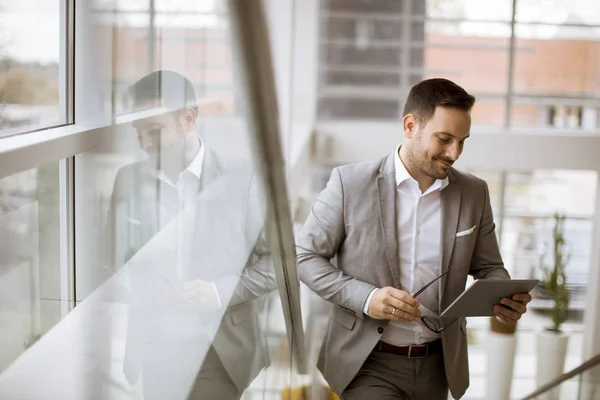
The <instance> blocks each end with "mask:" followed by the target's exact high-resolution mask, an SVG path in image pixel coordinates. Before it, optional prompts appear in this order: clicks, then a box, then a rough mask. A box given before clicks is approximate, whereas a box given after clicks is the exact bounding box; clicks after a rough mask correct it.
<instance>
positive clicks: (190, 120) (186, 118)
mask: <svg viewBox="0 0 600 400" xmlns="http://www.w3.org/2000/svg"><path fill="white" fill-rule="evenodd" d="M197 116H198V113H197V112H196V110H194V109H193V108H191V107H187V108H186V109H184V110H183V113H182V114H181V123H182V124H183V126H184V127H185V129H186V131H190V130H192V129H193V128H194V125H195V124H196V117H197Z"/></svg>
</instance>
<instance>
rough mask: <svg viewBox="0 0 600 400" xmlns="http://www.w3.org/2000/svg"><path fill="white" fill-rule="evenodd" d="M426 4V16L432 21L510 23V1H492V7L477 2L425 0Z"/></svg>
mask: <svg viewBox="0 0 600 400" xmlns="http://www.w3.org/2000/svg"><path fill="white" fill-rule="evenodd" d="M416 3H422V2H421V1H416ZM426 3H427V16H428V17H429V18H432V19H465V20H469V21H482V20H483V21H506V22H510V19H511V15H512V1H511V0H497V1H494V7H490V6H489V4H487V3H485V2H481V1H478V0H427V1H426Z"/></svg>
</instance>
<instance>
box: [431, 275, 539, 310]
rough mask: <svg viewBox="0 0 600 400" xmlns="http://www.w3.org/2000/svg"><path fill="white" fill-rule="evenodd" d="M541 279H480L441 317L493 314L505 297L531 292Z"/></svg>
mask: <svg viewBox="0 0 600 400" xmlns="http://www.w3.org/2000/svg"><path fill="white" fill-rule="evenodd" d="M538 283H540V281H539V279H478V280H476V281H475V282H473V284H471V285H470V286H469V287H468V288H467V290H465V291H464V292H462V294H461V295H460V296H458V297H457V298H456V300H454V301H453V302H452V304H450V305H449V306H448V307H447V308H446V309H445V310H444V312H443V313H442V314H441V317H448V318H453V317H487V316H493V315H495V314H494V305H495V304H500V300H501V299H502V298H504V297H508V298H510V297H512V296H513V295H515V294H519V293H529V292H530V291H531V290H532V289H533V288H534V287H536V286H537V284H538Z"/></svg>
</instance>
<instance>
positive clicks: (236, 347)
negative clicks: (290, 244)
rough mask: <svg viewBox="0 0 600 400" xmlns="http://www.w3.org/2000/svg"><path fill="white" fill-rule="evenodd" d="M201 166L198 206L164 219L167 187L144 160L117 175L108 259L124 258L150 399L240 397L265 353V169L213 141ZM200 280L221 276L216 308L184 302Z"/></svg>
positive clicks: (268, 280)
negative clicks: (220, 150) (261, 315)
mask: <svg viewBox="0 0 600 400" xmlns="http://www.w3.org/2000/svg"><path fill="white" fill-rule="evenodd" d="M202 165H203V168H202V174H201V176H200V185H199V192H198V195H197V196H196V198H195V199H194V203H193V204H194V205H193V207H192V208H191V209H190V208H189V207H188V209H186V210H184V211H182V215H177V214H178V212H175V213H174V216H173V218H172V219H171V221H170V222H169V223H168V224H167V225H166V226H161V222H160V216H159V215H158V214H159V213H160V212H162V211H164V210H160V208H161V207H162V205H161V204H160V201H159V200H160V196H165V195H167V196H168V195H169V193H168V189H167V190H166V191H165V190H163V189H164V187H163V188H162V189H161V190H159V189H158V188H159V187H161V185H160V182H159V180H158V179H157V177H156V176H155V175H153V174H152V173H151V172H150V169H149V168H147V166H146V164H145V163H143V162H142V163H136V164H132V165H129V166H126V167H124V168H122V169H121V170H120V171H119V173H118V175H117V179H116V182H115V189H114V192H113V196H112V200H111V210H110V215H109V223H110V230H111V231H112V232H111V233H112V239H113V241H112V243H113V246H112V248H111V250H110V254H111V260H112V262H111V264H112V265H113V266H120V265H122V264H123V263H125V262H126V263H127V264H126V266H127V276H128V277H129V288H130V292H131V295H132V301H131V307H130V315H129V321H128V326H129V328H128V334H127V344H126V351H125V371H126V373H127V375H128V378H129V379H131V378H132V377H134V376H137V373H138V371H139V370H141V371H142V379H143V385H144V392H145V397H146V398H157V399H158V398H170V399H171V398H173V399H175V398H181V397H185V396H186V394H187V393H188V391H189V390H191V391H192V392H191V393H192V394H191V395H190V398H215V397H214V396H216V394H218V397H217V398H236V397H239V396H240V395H241V393H242V391H243V390H244V389H245V388H246V387H247V386H248V384H249V383H250V382H251V381H252V379H253V378H254V377H256V375H257V374H258V372H260V370H261V369H262V368H263V367H265V366H266V365H267V362H268V361H267V355H266V347H265V344H264V341H263V340H264V339H263V337H261V333H260V328H259V320H258V312H259V303H260V301H259V300H257V299H258V298H259V297H261V296H262V295H264V294H265V293H268V292H269V291H271V290H272V289H273V288H274V286H275V278H274V273H273V269H272V263H271V255H270V253H269V251H268V248H267V245H266V243H265V239H264V232H263V227H264V223H265V207H264V201H262V196H261V194H262V193H261V188H260V185H259V182H258V177H257V176H256V175H255V174H254V173H253V172H252V169H251V168H248V167H247V166H246V165H241V164H236V163H234V162H231V161H226V160H224V159H222V158H221V157H219V156H217V155H216V154H215V153H214V152H212V151H210V150H207V151H206V153H205V157H204V161H203V163H202ZM172 190H176V189H175V188H172ZM171 194H172V193H171ZM175 197H177V196H176V194H175ZM182 246H183V249H184V251H183V253H184V256H183V257H182V252H181V248H182ZM181 263H184V264H185V265H184V268H180V267H181ZM182 271H183V272H182ZM182 274H183V275H182ZM195 279H201V280H204V281H207V282H212V284H214V287H215V288H216V289H217V291H218V295H219V298H220V300H221V302H222V305H221V307H220V308H219V309H217V310H203V309H202V307H196V306H189V305H187V304H181V303H180V302H178V299H177V298H176V296H174V294H175V293H176V292H177V289H178V288H180V287H181V283H182V281H190V280H195ZM175 303H177V304H175ZM199 370H200V372H199V373H198V371H199ZM165 396H167V397H165Z"/></svg>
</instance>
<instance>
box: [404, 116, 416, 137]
mask: <svg viewBox="0 0 600 400" xmlns="http://www.w3.org/2000/svg"><path fill="white" fill-rule="evenodd" d="M402 127H403V128H404V137H405V138H407V139H412V138H413V136H414V135H415V134H416V133H417V131H418V129H419V123H418V122H417V118H416V117H415V116H414V115H413V114H406V115H405V116H404V118H402Z"/></svg>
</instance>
